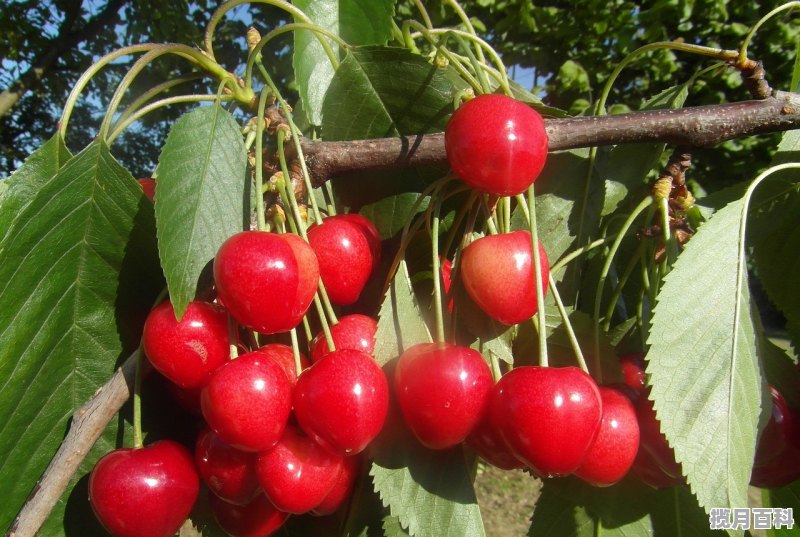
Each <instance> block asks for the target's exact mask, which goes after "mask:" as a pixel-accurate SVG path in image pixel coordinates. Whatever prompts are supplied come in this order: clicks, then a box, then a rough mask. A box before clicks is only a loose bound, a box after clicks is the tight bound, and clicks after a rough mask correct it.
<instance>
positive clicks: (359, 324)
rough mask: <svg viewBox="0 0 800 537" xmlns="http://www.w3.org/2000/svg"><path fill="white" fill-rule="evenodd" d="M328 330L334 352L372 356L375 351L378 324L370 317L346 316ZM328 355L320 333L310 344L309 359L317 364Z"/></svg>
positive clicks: (323, 335) (323, 334)
mask: <svg viewBox="0 0 800 537" xmlns="http://www.w3.org/2000/svg"><path fill="white" fill-rule="evenodd" d="M330 330H331V338H333V344H334V346H335V347H336V350H341V349H352V350H355V351H361V352H365V353H367V354H372V351H374V350H375V333H376V332H377V331H378V323H377V321H375V319H373V318H372V317H367V316H366V315H361V314H360V313H354V314H352V315H346V316H344V317H342V318H341V319H339V322H338V323H336V324H335V325H333V326H331V328H330ZM328 353H330V347H328V340H327V339H325V333H324V332H320V333H319V334H317V336H316V337H315V338H314V341H312V342H311V359H312V360H313V361H315V362H317V361H319V360H320V358H322V357H323V356H325V355H326V354H328Z"/></svg>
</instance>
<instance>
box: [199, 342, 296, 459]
mask: <svg viewBox="0 0 800 537" xmlns="http://www.w3.org/2000/svg"><path fill="white" fill-rule="evenodd" d="M200 405H201V407H202V409H203V416H204V417H205V418H206V421H207V422H208V425H209V426H210V427H211V428H212V429H213V430H214V432H216V433H217V434H218V435H219V437H220V438H221V439H222V440H223V441H225V442H227V443H228V444H230V445H232V446H233V447H235V448H238V449H241V450H244V451H264V450H265V449H269V448H271V447H272V446H274V445H275V443H276V442H277V441H278V440H279V439H280V437H281V435H282V434H283V430H284V428H285V427H286V422H287V421H288V419H289V412H290V410H291V385H290V384H289V379H288V378H287V377H286V373H284V372H283V369H282V368H281V366H280V365H279V364H278V363H277V362H276V361H274V360H272V359H271V358H269V357H266V356H264V355H263V354H261V353H259V352H250V353H247V354H243V355H242V356H240V357H239V358H237V359H235V360H232V361H230V362H228V363H226V364H225V365H223V366H222V367H220V368H219V369H217V370H216V371H215V372H214V374H213V375H211V378H210V379H209V381H208V384H206V386H205V387H204V388H203V391H202V393H201V394H200Z"/></svg>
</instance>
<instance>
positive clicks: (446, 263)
mask: <svg viewBox="0 0 800 537" xmlns="http://www.w3.org/2000/svg"><path fill="white" fill-rule="evenodd" d="M439 270H440V271H441V273H442V292H443V293H444V299H445V300H446V301H447V310H448V311H449V312H450V313H453V300H454V299H453V296H452V295H451V294H450V287H451V286H452V284H453V262H452V261H450V260H449V259H444V260H442V263H441V265H440V269H439Z"/></svg>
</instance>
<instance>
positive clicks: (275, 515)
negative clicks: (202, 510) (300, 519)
mask: <svg viewBox="0 0 800 537" xmlns="http://www.w3.org/2000/svg"><path fill="white" fill-rule="evenodd" d="M208 501H209V504H210V506H211V514H212V515H213V516H214V520H216V521H217V524H219V527H220V528H222V529H223V530H224V531H225V533H227V534H228V535H230V536H231V537H268V536H269V535H272V534H273V533H275V532H276V531H278V530H279V529H280V528H281V526H283V524H284V523H285V522H286V519H287V518H289V513H284V512H283V511H279V510H278V509H276V508H275V506H274V505H272V502H270V501H269V500H268V499H267V498H266V496H264V494H259V495H258V496H256V497H255V498H254V499H253V500H252V501H251V502H250V503H248V504H247V505H236V504H233V503H229V502H226V501H225V500H222V499H220V498H218V497H217V496H214V495H213V494H209V496H208Z"/></svg>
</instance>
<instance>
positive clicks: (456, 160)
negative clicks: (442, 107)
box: [444, 95, 548, 196]
mask: <svg viewBox="0 0 800 537" xmlns="http://www.w3.org/2000/svg"><path fill="white" fill-rule="evenodd" d="M444 145H445V150H446V152H447V161H448V162H449V163H450V169H452V170H453V172H454V173H455V174H456V175H458V176H459V177H460V178H461V179H462V180H463V181H464V182H465V183H467V184H468V185H469V186H471V187H472V188H475V189H478V190H481V191H483V192H488V193H489V194H494V195H496V196H513V195H516V194H520V193H522V192H524V191H525V190H526V189H527V188H528V187H529V186H530V185H531V184H532V183H533V182H534V181H535V180H536V179H537V178H538V177H539V174H540V173H541V171H542V168H544V164H545V161H546V160H547V146H548V138H547V131H545V128H544V120H543V119H542V116H541V115H539V113H538V112H536V111H535V110H533V109H532V108H530V107H529V106H527V105H525V104H523V103H521V102H519V101H517V100H515V99H512V98H511V97H506V96H504V95H480V96H478V97H475V98H474V99H472V100H470V101H467V102H466V103H464V104H462V105H461V106H460V107H459V108H458V110H456V111H455V113H454V114H453V116H452V117H451V118H450V121H449V122H448V123H447V127H445V131H444Z"/></svg>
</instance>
